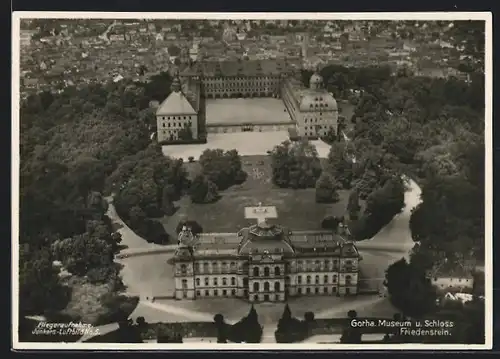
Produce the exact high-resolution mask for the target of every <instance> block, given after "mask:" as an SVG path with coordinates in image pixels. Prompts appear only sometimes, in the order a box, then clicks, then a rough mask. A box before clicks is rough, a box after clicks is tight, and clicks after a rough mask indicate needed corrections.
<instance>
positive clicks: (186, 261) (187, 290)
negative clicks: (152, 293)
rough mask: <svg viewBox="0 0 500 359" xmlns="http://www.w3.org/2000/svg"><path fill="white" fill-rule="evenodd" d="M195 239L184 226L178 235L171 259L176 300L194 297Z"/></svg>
mask: <svg viewBox="0 0 500 359" xmlns="http://www.w3.org/2000/svg"><path fill="white" fill-rule="evenodd" d="M195 239H196V238H195V236H194V235H193V233H192V232H191V230H190V229H189V228H188V227H186V226H184V227H183V228H182V230H181V232H180V233H179V237H178V241H177V243H178V247H177V250H176V251H175V254H174V258H173V263H174V279H175V298H176V299H183V298H189V299H194V297H195V295H194V293H195V292H194V287H195V285H194V257H193V245H194V242H195Z"/></svg>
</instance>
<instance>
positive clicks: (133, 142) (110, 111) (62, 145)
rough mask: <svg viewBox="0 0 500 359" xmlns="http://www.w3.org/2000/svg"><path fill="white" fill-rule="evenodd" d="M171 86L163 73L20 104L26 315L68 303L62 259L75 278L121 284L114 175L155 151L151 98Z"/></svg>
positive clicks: (69, 90)
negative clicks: (112, 214)
mask: <svg viewBox="0 0 500 359" xmlns="http://www.w3.org/2000/svg"><path fill="white" fill-rule="evenodd" d="M169 81H170V79H169V76H168V74H161V75H159V76H157V77H156V78H153V79H152V81H151V82H147V83H133V82H130V81H122V82H120V83H113V82H109V83H105V84H88V85H86V86H83V87H82V88H76V87H68V88H66V89H64V91H62V92H61V93H57V94H56V93H51V92H42V93H39V94H36V95H31V96H30V97H29V98H28V99H27V100H26V101H24V102H23V103H22V104H21V109H20V120H21V121H20V157H21V161H20V209H19V222H20V223H19V224H20V226H19V228H20V234H19V243H20V262H19V269H20V273H19V280H20V295H19V298H20V314H21V316H23V315H26V314H41V313H42V314H43V313H44V312H47V311H57V310H60V309H63V308H64V307H65V305H66V304H67V302H68V300H69V298H70V296H71V293H70V290H69V288H67V287H66V286H65V285H63V284H64V283H63V281H62V280H61V279H60V277H59V275H58V273H59V271H60V270H59V269H58V268H57V267H56V266H54V263H55V261H59V262H60V263H61V266H62V267H64V269H66V270H67V271H69V272H70V274H71V275H74V276H82V277H87V278H88V279H89V280H90V281H91V282H94V283H112V287H113V288H117V289H118V288H120V287H121V284H120V283H121V279H120V276H119V268H117V266H116V265H115V263H114V261H113V259H114V254H115V253H116V251H117V250H118V249H119V245H120V241H121V239H120V236H119V235H118V234H117V233H113V228H112V226H111V221H110V220H109V218H108V217H107V215H106V212H107V201H106V200H105V196H106V195H107V194H109V192H107V190H108V187H109V185H108V184H109V183H110V182H112V179H111V180H110V179H109V177H110V176H115V177H116V175H114V172H115V171H117V169H118V168H120V169H121V168H123V166H124V165H123V164H122V162H123V161H124V160H125V162H127V161H128V162H129V161H130V158H131V157H133V156H134V155H137V154H138V153H144V151H148V149H149V152H148V154H150V153H153V152H155V151H154V150H152V149H151V148H150V147H148V146H149V145H150V143H151V140H150V134H151V131H152V126H153V124H154V123H155V120H154V113H153V111H152V109H150V108H149V101H150V100H151V98H163V97H166V95H168V91H169ZM156 152H157V153H159V150H158V149H157V148H156ZM158 161H160V160H159V159H158ZM165 161H168V159H165ZM169 164H170V162H169ZM174 164H175V163H174ZM157 165H162V164H161V163H158V164H157Z"/></svg>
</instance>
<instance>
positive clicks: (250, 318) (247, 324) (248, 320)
mask: <svg viewBox="0 0 500 359" xmlns="http://www.w3.org/2000/svg"><path fill="white" fill-rule="evenodd" d="M228 339H229V340H231V341H232V342H235V343H241V342H245V343H260V341H261V339H262V327H261V325H260V323H259V318H258V315H257V311H256V310H255V308H254V306H253V305H252V307H251V308H250V311H249V312H248V314H247V315H246V316H245V317H243V318H242V319H241V320H240V321H239V322H237V323H235V324H234V325H232V326H231V328H230V331H229V333H228Z"/></svg>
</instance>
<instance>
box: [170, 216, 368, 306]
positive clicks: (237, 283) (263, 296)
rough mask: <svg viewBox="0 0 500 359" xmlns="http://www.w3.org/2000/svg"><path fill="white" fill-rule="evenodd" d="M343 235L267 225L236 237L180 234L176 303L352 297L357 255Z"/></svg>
mask: <svg viewBox="0 0 500 359" xmlns="http://www.w3.org/2000/svg"><path fill="white" fill-rule="evenodd" d="M342 235H343V233H342V232H340V233H332V232H325V231H320V232H318V231H306V232H290V231H288V230H286V229H285V228H283V227H281V226H279V225H271V224H268V223H267V222H266V221H263V222H261V223H259V224H256V225H253V226H250V227H248V228H243V229H242V230H240V231H239V232H237V233H219V234H216V233H207V234H199V235H196V236H195V235H193V234H192V233H191V231H190V230H189V228H186V227H185V228H184V229H183V230H182V231H181V233H180V234H179V247H178V249H177V251H176V253H175V256H174V268H175V269H174V276H175V298H176V299H197V298H204V297H238V298H242V299H245V300H248V301H250V302H282V301H285V300H287V298H289V297H294V296H302V295H307V296H319V295H337V296H345V295H356V294H357V292H358V273H359V260H360V255H359V253H358V251H357V248H356V246H355V244H354V243H353V242H351V241H348V240H346V239H345V238H344V237H342Z"/></svg>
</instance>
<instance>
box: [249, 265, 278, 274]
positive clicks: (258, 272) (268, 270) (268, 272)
mask: <svg viewBox="0 0 500 359" xmlns="http://www.w3.org/2000/svg"><path fill="white" fill-rule="evenodd" d="M281 272H282V271H281V268H280V267H278V266H276V267H274V269H273V275H275V276H280V275H281ZM260 273H261V271H260V268H259V267H253V271H252V274H253V276H254V277H259V276H260ZM270 275H271V269H270V268H269V267H264V271H263V276H264V277H269V276H270Z"/></svg>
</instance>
